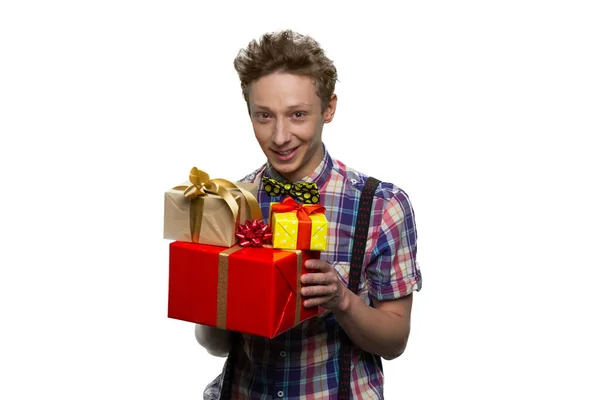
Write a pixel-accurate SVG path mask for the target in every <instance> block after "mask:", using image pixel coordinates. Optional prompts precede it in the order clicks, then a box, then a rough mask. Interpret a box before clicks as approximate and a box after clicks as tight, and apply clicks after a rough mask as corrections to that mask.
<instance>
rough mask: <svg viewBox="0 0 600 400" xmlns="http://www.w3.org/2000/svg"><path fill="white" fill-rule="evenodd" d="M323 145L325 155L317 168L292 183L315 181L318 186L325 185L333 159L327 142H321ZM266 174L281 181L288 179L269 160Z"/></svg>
mask: <svg viewBox="0 0 600 400" xmlns="http://www.w3.org/2000/svg"><path fill="white" fill-rule="evenodd" d="M321 145H322V146H323V154H324V155H323V159H322V160H321V162H320V163H319V165H318V166H317V168H315V170H314V171H313V172H312V173H311V174H310V175H308V176H305V177H304V178H302V179H300V180H298V181H296V182H292V183H298V182H315V183H316V184H317V187H319V188H321V187H323V186H325V183H326V182H327V180H328V179H329V175H330V174H331V170H332V168H333V161H332V159H331V156H330V155H329V152H328V151H327V148H326V147H325V144H324V143H321ZM265 176H267V177H269V178H273V179H276V180H278V181H281V182H287V180H286V179H285V178H284V177H283V176H281V174H280V173H279V172H277V170H276V169H275V168H274V167H273V166H272V165H271V163H270V162H269V161H268V160H267V168H266V170H265Z"/></svg>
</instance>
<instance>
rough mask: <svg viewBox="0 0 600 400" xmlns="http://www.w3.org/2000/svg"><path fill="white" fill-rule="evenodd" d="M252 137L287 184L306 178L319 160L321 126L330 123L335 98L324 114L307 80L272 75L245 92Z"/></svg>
mask: <svg viewBox="0 0 600 400" xmlns="http://www.w3.org/2000/svg"><path fill="white" fill-rule="evenodd" d="M248 102H249V109H250V119H251V121H252V126H253V128H254V134H255V136H256V139H257V140H258V143H259V144H260V147H261V148H262V150H263V152H264V153H265V155H266V156H267V158H268V160H269V161H270V163H271V165H272V166H273V167H274V168H275V169H276V170H277V171H278V172H279V173H280V174H281V175H282V176H283V177H285V178H286V179H287V180H288V181H290V182H293V181H297V180H300V179H301V178H303V177H305V176H307V175H310V174H311V173H312V172H313V171H314V170H315V168H316V167H317V166H318V165H319V163H320V162H321V160H322V159H323V148H322V145H321V132H322V130H323V124H325V123H328V122H330V121H331V120H332V119H333V114H334V112H335V106H336V97H335V95H334V96H333V97H332V99H331V101H330V102H329V104H328V106H327V109H326V110H325V112H324V113H323V112H321V110H322V108H321V100H320V99H319V97H318V96H317V91H316V87H315V85H314V83H313V81H312V79H311V78H310V77H306V76H299V75H292V74H288V73H273V74H270V75H267V76H264V77H262V78H260V79H259V80H257V81H255V82H253V83H252V84H251V85H250V88H249V98H248Z"/></svg>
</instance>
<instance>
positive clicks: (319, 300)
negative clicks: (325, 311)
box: [304, 297, 331, 308]
mask: <svg viewBox="0 0 600 400" xmlns="http://www.w3.org/2000/svg"><path fill="white" fill-rule="evenodd" d="M330 301H331V298H329V297H311V298H309V299H306V300H304V307H306V308H311V307H318V306H321V307H323V308H327V306H326V305H327V304H328V303H329V302H330Z"/></svg>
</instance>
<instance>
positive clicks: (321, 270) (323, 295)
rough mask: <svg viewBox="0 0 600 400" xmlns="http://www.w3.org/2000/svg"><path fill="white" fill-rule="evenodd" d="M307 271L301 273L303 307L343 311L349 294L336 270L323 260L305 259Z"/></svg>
mask: <svg viewBox="0 0 600 400" xmlns="http://www.w3.org/2000/svg"><path fill="white" fill-rule="evenodd" d="M305 266H306V269H308V270H309V272H308V273H306V274H304V275H302V277H301V279H300V282H301V283H302V284H303V287H302V290H301V293H302V296H304V297H307V299H306V300H305V301H304V306H305V307H316V306H321V307H322V308H324V309H327V310H331V311H343V310H345V309H346V308H347V307H348V303H349V300H350V299H349V296H348V291H347V289H346V287H345V286H344V285H343V284H342V282H341V281H340V279H339V277H338V273H337V271H336V270H335V269H334V268H333V266H332V265H331V264H329V263H328V262H327V261H325V260H308V261H306V264H305Z"/></svg>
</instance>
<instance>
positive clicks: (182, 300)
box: [164, 167, 328, 338]
mask: <svg viewBox="0 0 600 400" xmlns="http://www.w3.org/2000/svg"><path fill="white" fill-rule="evenodd" d="M257 190H258V184H250V183H242V182H231V181H228V180H224V179H210V177H209V175H208V174H207V173H205V172H203V171H201V170H199V169H197V168H195V167H194V168H193V169H192V170H191V172H190V174H189V179H188V181H186V182H184V183H182V184H181V185H179V186H175V187H173V188H172V189H169V190H167V191H166V192H165V208H164V238H165V239H170V240H173V242H171V243H170V244H169V246H170V247H169V285H168V317H169V318H174V319H178V320H183V321H188V322H193V323H198V324H203V325H209V326H214V327H218V328H221V329H227V330H231V331H237V332H243V333H247V334H252V335H258V336H263V337H267V338H273V337H275V336H277V335H279V334H281V333H283V332H285V331H287V330H289V329H291V328H293V327H294V326H296V325H298V324H300V323H301V322H302V321H305V320H306V319H309V318H311V317H314V316H316V315H317V309H316V308H310V309H308V308H305V307H304V305H303V299H302V296H301V294H300V287H301V284H300V276H301V275H302V274H303V273H305V272H306V269H305V266H304V263H305V262H306V261H307V260H309V259H318V258H319V257H320V251H321V250H325V248H326V244H327V227H328V222H327V219H326V217H325V208H324V207H322V206H320V205H306V204H300V203H298V202H296V201H295V200H294V199H292V198H291V197H286V198H285V199H284V201H282V202H280V203H277V202H274V203H271V206H270V211H269V216H268V218H266V219H265V218H263V215H262V211H261V208H260V205H259V204H258V201H257Z"/></svg>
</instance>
